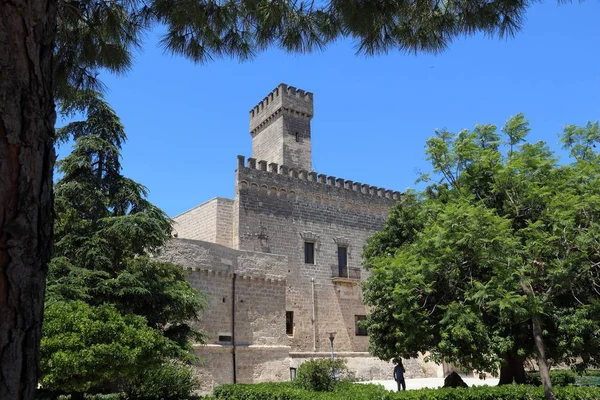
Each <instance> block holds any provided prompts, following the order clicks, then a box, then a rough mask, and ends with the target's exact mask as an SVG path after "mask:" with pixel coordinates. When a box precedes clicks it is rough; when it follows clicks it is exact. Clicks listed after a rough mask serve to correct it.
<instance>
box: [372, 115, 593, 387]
mask: <svg viewBox="0 0 600 400" xmlns="http://www.w3.org/2000/svg"><path fill="white" fill-rule="evenodd" d="M528 131H529V126H528V122H527V121H526V120H525V118H524V116H523V115H522V114H519V115H517V116H516V117H513V118H511V119H509V120H508V122H507V123H506V125H505V126H504V128H503V132H504V134H505V139H504V140H502V137H501V135H500V134H498V133H497V132H496V127H495V126H492V125H483V126H477V127H476V128H475V129H474V130H473V131H468V130H464V131H461V132H460V133H458V134H457V135H454V134H452V133H450V132H447V131H441V132H437V134H436V136H435V137H433V138H431V139H429V140H428V141H427V155H428V159H429V160H430V161H431V164H432V166H433V173H434V174H435V176H436V177H438V178H439V179H440V180H439V181H438V182H437V183H432V184H430V185H429V186H428V187H427V188H426V189H425V190H424V191H423V192H421V193H416V192H409V193H407V194H406V195H405V196H404V197H403V198H402V200H401V201H400V202H398V204H397V205H396V206H395V207H394V208H393V210H392V211H391V212H390V215H389V217H388V220H387V222H386V225H385V227H384V229H383V231H381V232H379V233H377V234H375V235H374V236H373V237H372V238H370V239H369V240H368V243H367V245H366V247H365V251H364V256H365V260H366V265H367V267H368V268H369V269H370V270H371V272H372V274H371V276H370V278H369V279H368V281H367V283H366V285H365V291H364V294H365V301H366V303H367V304H368V305H370V306H372V307H373V308H372V310H373V312H372V314H371V315H370V316H369V317H368V319H367V325H368V331H369V334H370V337H371V346H372V351H373V352H374V354H376V355H377V356H379V357H380V358H382V359H387V360H389V359H392V358H395V357H399V356H401V357H414V356H416V354H417V353H418V352H429V353H430V357H431V358H432V359H433V360H435V361H442V360H446V361H450V362H453V363H458V364H460V365H461V366H464V367H467V368H472V369H477V370H480V371H488V372H491V373H495V371H496V370H497V368H498V367H500V383H501V384H503V383H510V382H513V381H516V382H518V383H524V381H525V380H524V378H525V376H524V367H523V363H524V361H525V360H526V359H527V358H530V357H536V358H537V362H538V365H539V368H540V372H541V375H542V381H543V383H544V389H545V392H546V397H547V398H552V396H553V394H552V387H551V384H550V381H549V375H548V368H549V366H550V365H552V364H556V363H561V362H567V363H570V364H575V366H576V368H580V369H583V368H586V367H589V366H598V365H600V358H599V357H600V347H599V346H600V338H599V337H598V336H597V332H598V331H599V330H600V322H599V321H600V319H599V317H600V314H599V312H600V308H599V306H600V291H599V290H598V288H599V287H598V286H597V285H598V284H600V282H599V280H598V278H599V275H598V274H600V241H599V240H598V238H599V237H600V196H599V195H598V190H597V188H598V187H600V186H599V185H600V155H599V154H598V153H597V152H596V150H595V147H596V146H597V145H598V143H600V127H599V125H598V123H595V124H591V123H590V124H588V125H587V126H585V127H576V126H568V127H567V128H565V132H564V134H563V139H562V140H563V143H564V145H565V146H566V148H568V149H569V150H570V152H571V159H572V163H571V164H565V165H561V164H559V163H558V160H557V158H556V157H555V155H554V154H553V152H552V151H550V149H549V148H548V147H547V146H546V145H545V144H544V143H543V142H538V143H527V142H526V135H527V132H528ZM423 179H425V180H429V176H427V175H425V176H423ZM407 327H410V328H407ZM584 343H585V344H584Z"/></svg>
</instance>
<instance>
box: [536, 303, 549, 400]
mask: <svg viewBox="0 0 600 400" xmlns="http://www.w3.org/2000/svg"><path fill="white" fill-rule="evenodd" d="M531 322H532V325H533V340H534V341H535V349H536V351H537V355H538V366H539V368H540V378H542V385H543V386H544V398H545V399H546V400H554V390H553V389H552V381H550V369H549V368H548V362H547V360H546V351H545V349H544V342H543V340H542V324H541V321H540V316H539V314H537V313H536V314H534V315H533V316H532V317H531Z"/></svg>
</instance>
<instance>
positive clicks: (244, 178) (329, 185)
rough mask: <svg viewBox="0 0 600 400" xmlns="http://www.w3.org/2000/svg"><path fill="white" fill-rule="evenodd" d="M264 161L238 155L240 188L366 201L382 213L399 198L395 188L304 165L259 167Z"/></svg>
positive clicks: (273, 164)
mask: <svg viewBox="0 0 600 400" xmlns="http://www.w3.org/2000/svg"><path fill="white" fill-rule="evenodd" d="M257 164H258V166H257ZM266 164H267V162H266V161H263V160H260V161H256V160H255V159H254V158H249V159H248V162H247V163H246V162H245V157H244V156H238V169H237V171H238V184H240V185H241V187H240V189H244V188H247V189H251V188H255V189H256V190H259V188H260V187H261V186H262V187H264V188H265V189H268V190H265V194H267V195H268V194H270V193H274V194H276V195H277V196H279V197H281V196H282V195H284V194H285V196H286V198H288V199H289V196H290V195H294V196H298V195H300V194H301V193H302V194H303V195H304V196H307V197H313V198H315V199H317V198H323V197H336V198H339V199H341V200H343V201H350V202H356V203H361V204H369V205H370V206H373V207H375V208H374V209H375V210H378V211H381V212H385V213H386V212H387V211H388V209H389V208H390V207H391V206H392V205H393V204H394V203H395V202H396V201H398V200H400V197H401V195H402V194H401V193H400V192H398V191H392V190H389V189H384V188H380V187H377V186H371V185H367V184H363V183H360V182H355V181H352V180H348V179H344V178H338V177H335V176H330V175H325V174H318V173H316V172H309V171H307V170H305V169H301V170H297V169H294V168H290V167H288V166H285V165H278V164H276V163H269V166H270V168H269V169H266V168H261V167H259V166H260V165H263V166H264V165H266Z"/></svg>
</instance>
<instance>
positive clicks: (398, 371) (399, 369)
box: [394, 360, 406, 391]
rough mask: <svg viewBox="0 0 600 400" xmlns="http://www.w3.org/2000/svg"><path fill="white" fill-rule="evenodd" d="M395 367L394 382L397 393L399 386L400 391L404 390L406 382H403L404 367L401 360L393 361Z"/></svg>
mask: <svg viewBox="0 0 600 400" xmlns="http://www.w3.org/2000/svg"><path fill="white" fill-rule="evenodd" d="M395 362H396V366H395V367H394V380H395V381H396V383H397V384H398V391H400V386H402V390H406V381H405V380H404V372H406V371H405V370H404V365H402V360H395Z"/></svg>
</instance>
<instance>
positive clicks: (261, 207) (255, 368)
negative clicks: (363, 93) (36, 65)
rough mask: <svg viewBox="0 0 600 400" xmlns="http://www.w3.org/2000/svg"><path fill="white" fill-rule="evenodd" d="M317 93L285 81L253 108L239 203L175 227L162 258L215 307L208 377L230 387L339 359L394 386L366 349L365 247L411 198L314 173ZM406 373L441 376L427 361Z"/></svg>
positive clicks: (207, 207) (179, 220)
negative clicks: (392, 212) (313, 121)
mask: <svg viewBox="0 0 600 400" xmlns="http://www.w3.org/2000/svg"><path fill="white" fill-rule="evenodd" d="M312 117H313V95H312V93H309V92H305V91H303V90H300V89H296V88H294V87H291V86H287V85H284V84H280V85H279V86H278V87H277V88H275V90H273V91H272V92H271V93H269V94H268V95H267V97H265V98H264V100H262V101H261V102H260V103H259V104H258V105H256V106H255V107H254V108H253V109H252V110H250V135H251V136H252V157H251V158H248V159H247V160H246V159H245V158H244V157H243V156H238V160H237V169H236V171H235V197H234V199H225V198H215V199H213V200H210V201H208V202H206V203H203V204H201V205H199V206H197V207H195V208H193V209H191V210H189V211H186V212H185V213H183V214H181V215H178V216H177V217H175V218H174V221H175V224H174V229H175V236H176V238H174V239H173V240H171V241H170V243H169V244H168V245H167V246H166V247H165V248H164V249H163V250H162V252H161V254H160V257H161V258H162V259H164V260H168V261H172V262H174V263H177V264H179V265H181V266H183V268H185V269H186V270H188V271H189V281H190V282H191V284H192V285H193V286H194V287H195V288H197V289H199V290H201V291H202V292H204V293H206V295H207V296H208V302H209V307H208V309H207V310H206V311H205V312H204V313H203V315H202V316H201V320H200V322H199V326H200V328H201V329H202V330H203V331H204V332H205V333H206V334H207V337H208V344H207V345H202V346H200V345H199V346H196V347H195V352H196V353H197V354H198V355H199V356H200V357H201V358H202V359H203V360H204V363H203V365H201V366H199V367H198V373H199V375H200V377H201V380H202V382H203V384H204V385H205V387H204V388H203V391H205V392H207V391H210V390H211V389H212V387H213V386H215V385H218V384H223V383H231V382H240V383H242V382H243V383H249V382H264V381H282V380H289V379H290V378H291V377H292V376H293V374H294V371H295V369H296V368H298V365H299V364H300V363H302V362H303V361H305V360H307V359H310V358H314V357H329V356H330V339H329V336H330V333H331V332H335V339H334V349H335V356H336V357H343V358H345V359H346V360H347V361H348V365H349V367H350V368H351V369H353V370H354V372H355V373H356V375H357V377H358V378H361V379H365V380H371V379H391V374H392V368H393V367H392V365H391V364H389V363H387V362H384V361H380V360H377V359H376V358H374V357H372V356H370V355H369V354H368V352H367V348H368V342H369V337H368V336H366V334H365V332H364V331H363V330H362V329H361V328H360V327H359V326H358V324H357V322H358V321H360V320H361V319H362V318H364V316H366V315H367V314H368V310H367V308H366V307H365V306H364V305H363V303H362V292H361V286H360V283H361V281H363V280H365V279H366V278H367V275H368V272H367V271H366V270H364V269H363V268H362V260H361V252H362V248H363V246H364V243H365V240H366V239H367V238H368V237H369V236H371V235H372V234H373V233H375V232H376V231H378V230H380V229H381V228H382V227H383V224H384V222H385V219H386V216H387V213H388V211H389V209H390V207H391V206H392V205H393V204H394V202H395V201H396V200H397V199H398V198H399V196H400V193H399V192H394V191H391V190H386V189H383V188H379V187H375V186H370V185H368V184H363V183H360V182H354V181H351V180H348V179H343V178H337V177H334V176H327V175H324V174H318V173H316V172H314V171H313V170H312V158H311V136H312V133H311V127H310V121H311V119H312ZM405 367H406V370H407V376H408V377H409V378H410V377H425V376H441V374H442V370H441V368H438V367H437V366H436V365H434V364H430V363H425V362H423V361H422V360H407V361H405Z"/></svg>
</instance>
